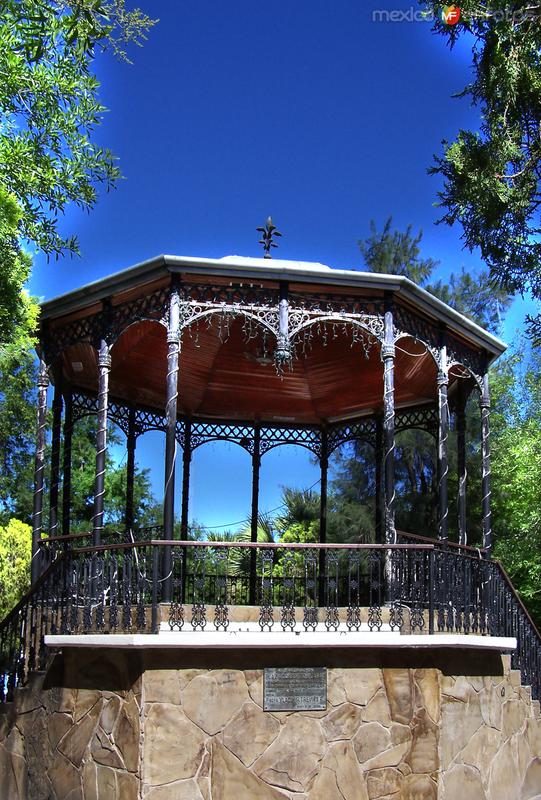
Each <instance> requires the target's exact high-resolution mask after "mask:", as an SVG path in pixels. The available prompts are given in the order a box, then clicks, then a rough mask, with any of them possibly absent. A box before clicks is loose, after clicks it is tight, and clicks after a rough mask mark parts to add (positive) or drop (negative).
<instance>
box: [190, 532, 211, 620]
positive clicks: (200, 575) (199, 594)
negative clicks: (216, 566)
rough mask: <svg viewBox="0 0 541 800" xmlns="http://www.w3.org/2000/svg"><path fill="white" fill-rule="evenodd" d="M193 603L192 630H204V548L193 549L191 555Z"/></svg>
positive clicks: (205, 555)
mask: <svg viewBox="0 0 541 800" xmlns="http://www.w3.org/2000/svg"><path fill="white" fill-rule="evenodd" d="M193 565H194V566H193V571H194V576H193V602H192V620H191V622H192V628H193V629H194V631H195V630H197V629H200V630H204V629H205V626H206V624H207V607H206V604H205V584H206V569H207V553H206V550H205V549H204V548H202V547H201V548H198V547H196V548H195V551H194V553H193Z"/></svg>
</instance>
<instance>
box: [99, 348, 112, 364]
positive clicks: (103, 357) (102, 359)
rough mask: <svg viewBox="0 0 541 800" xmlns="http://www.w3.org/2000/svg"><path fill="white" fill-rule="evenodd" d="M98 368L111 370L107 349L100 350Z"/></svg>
mask: <svg viewBox="0 0 541 800" xmlns="http://www.w3.org/2000/svg"><path fill="white" fill-rule="evenodd" d="M98 367H100V369H111V354H110V352H109V348H108V347H104V348H102V349H100V354H99V356H98Z"/></svg>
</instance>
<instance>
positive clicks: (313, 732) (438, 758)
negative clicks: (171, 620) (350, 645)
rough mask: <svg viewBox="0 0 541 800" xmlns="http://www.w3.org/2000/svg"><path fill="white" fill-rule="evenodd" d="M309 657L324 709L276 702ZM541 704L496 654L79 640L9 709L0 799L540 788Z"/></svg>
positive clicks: (516, 794) (476, 796)
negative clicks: (324, 695) (142, 646)
mask: <svg viewBox="0 0 541 800" xmlns="http://www.w3.org/2000/svg"><path fill="white" fill-rule="evenodd" d="M306 665H310V666H317V665H318V666H327V667H328V707H327V710H326V711H320V712H310V711H307V712H282V713H269V712H264V711H263V709H262V704H263V696H262V695H263V667H264V666H306ZM540 716H541V715H540V712H539V704H538V703H537V702H532V700H531V698H530V694H529V690H527V689H525V688H523V687H521V686H520V681H519V676H518V673H516V672H514V671H511V670H510V669H509V658H508V657H503V658H502V657H500V656H498V655H491V654H486V653H484V654H483V655H479V656H475V655H474V654H472V653H471V652H464V653H453V652H452V651H447V652H439V653H438V652H437V651H430V652H427V651H425V652H424V654H423V653H419V652H418V651H406V650H404V651H402V650H395V651H394V652H389V651H380V652H377V651H372V652H371V653H364V652H363V653H359V652H357V653H352V652H351V651H348V650H345V649H344V650H333V651H330V650H329V651H319V652H318V653H311V652H309V651H303V652H301V651H295V652H287V651H284V652H282V653H277V652H276V651H274V650H273V651H267V652H265V651H259V652H256V653H253V652H249V651H245V652H236V653H230V652H229V651H227V652H224V651H221V652H220V651H214V652H210V651H208V652H204V651H203V652H199V653H194V652H193V651H192V653H188V652H187V651H178V650H177V651H174V652H171V651H169V652H153V651H147V654H146V655H145V656H140V655H138V654H136V653H133V652H132V653H129V652H127V651H125V652H122V651H112V650H105V651H104V650H101V651H91V650H79V651H75V650H73V651H69V650H68V651H66V653H65V655H64V656H61V655H59V656H57V657H56V658H55V659H54V661H53V664H52V666H51V668H50V670H49V672H48V674H47V676H43V675H36V676H33V678H32V681H31V683H30V685H29V686H28V687H26V688H25V689H21V690H18V692H17V698H16V702H15V703H14V704H11V706H10V707H8V708H7V709H5V710H4V711H3V712H2V713H0V797H1V798H2V800H280V799H281V800H284V798H288V800H436V798H438V799H440V800H541V719H540Z"/></svg>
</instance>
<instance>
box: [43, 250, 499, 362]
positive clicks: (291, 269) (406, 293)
mask: <svg viewBox="0 0 541 800" xmlns="http://www.w3.org/2000/svg"><path fill="white" fill-rule="evenodd" d="M183 272H184V273H187V274H197V275H202V274H204V275H208V276H209V277H210V276H213V275H214V276H220V277H224V278H227V277H230V278H233V277H236V278H242V279H243V280H246V281H250V280H270V281H291V282H295V283H309V284H317V285H325V286H329V287H331V286H333V287H340V289H342V290H344V289H348V288H356V289H367V290H375V291H380V292H381V291H390V292H394V293H397V294H399V295H400V296H402V297H404V299H406V300H407V301H409V302H411V303H413V304H414V305H415V306H416V307H417V308H418V309H419V310H420V311H424V312H425V313H427V314H429V315H430V316H432V317H436V318H437V319H438V320H440V321H441V322H442V323H444V324H445V325H447V326H449V328H450V329H451V330H455V331H457V332H458V333H459V334H461V335H462V336H464V337H466V338H467V339H468V340H469V341H471V343H472V344H475V345H477V346H481V347H483V348H485V349H486V350H487V351H488V353H490V355H491V356H492V358H497V357H498V356H499V355H501V353H503V352H504V351H505V350H506V348H507V345H506V344H505V343H504V342H503V341H502V340H501V339H499V338H498V337H497V336H494V335H493V334H491V333H489V332H488V331H485V330H484V329H483V328H481V327H480V326H479V325H477V324H476V323H475V322H473V321H472V320H470V319H468V317H466V316H464V314H460V313H459V312H458V311H455V309H453V308H451V307H450V306H448V305H447V304H446V303H444V302H442V301H441V300H439V299H438V298H437V297H434V295H432V294H430V292H427V291H426V289H423V288H421V287H420V286H417V285H416V284H415V283H413V281H410V280H409V279H408V278H405V277H403V276H401V275H385V274H381V273H376V272H360V271H358V270H355V269H335V268H334V267H329V266H327V265H326V264H321V263H319V262H314V261H289V260H285V259H274V258H273V259H265V258H247V257H245V256H225V257H223V258H194V257H191V256H173V255H159V256H155V257H154V258H150V259H148V260H146V261H142V262H140V263H139V264H135V265H134V266H132V267H128V268H127V269H124V270H121V271H119V272H115V273H113V274H112V275H109V276H107V277H105V278H100V279H99V280H97V281H93V282H92V283H88V284H86V285H85V286H82V287H81V288H79V289H75V290H74V291H71V292H67V293H66V294H63V295H59V296H58V297H55V298H53V299H51V300H47V301H46V302H44V303H43V304H42V306H41V313H42V319H49V318H55V317H58V316H63V315H64V314H70V313H72V312H74V311H78V310H80V309H83V308H85V307H87V306H89V305H92V303H95V302H97V301H99V300H102V299H104V298H105V297H110V296H111V295H112V294H117V293H120V292H124V291H126V290H128V289H133V288H135V287H137V286H142V285H144V284H147V283H154V282H155V281H159V280H160V278H164V277H166V276H167V275H168V274H171V273H183Z"/></svg>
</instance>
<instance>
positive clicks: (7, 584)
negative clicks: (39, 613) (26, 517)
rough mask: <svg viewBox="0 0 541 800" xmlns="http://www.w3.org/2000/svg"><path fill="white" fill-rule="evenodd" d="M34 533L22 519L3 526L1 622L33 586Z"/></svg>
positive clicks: (0, 540)
mask: <svg viewBox="0 0 541 800" xmlns="http://www.w3.org/2000/svg"><path fill="white" fill-rule="evenodd" d="M31 552H32V529H31V528H30V526H29V525H25V524H24V522H21V521H20V520H18V519H10V520H9V522H8V523H7V524H6V525H2V526H0V620H1V619H3V618H4V617H5V615H6V614H7V613H8V612H9V611H10V610H11V609H12V608H13V607H14V606H15V605H16V604H17V603H18V602H19V600H20V599H21V597H22V596H23V595H24V593H25V592H26V591H27V590H28V588H29V586H30V558H31Z"/></svg>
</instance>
